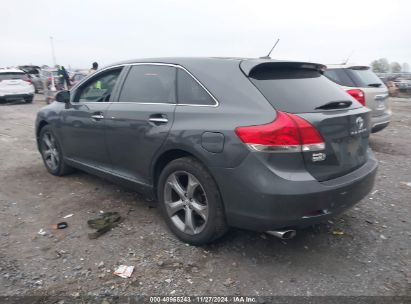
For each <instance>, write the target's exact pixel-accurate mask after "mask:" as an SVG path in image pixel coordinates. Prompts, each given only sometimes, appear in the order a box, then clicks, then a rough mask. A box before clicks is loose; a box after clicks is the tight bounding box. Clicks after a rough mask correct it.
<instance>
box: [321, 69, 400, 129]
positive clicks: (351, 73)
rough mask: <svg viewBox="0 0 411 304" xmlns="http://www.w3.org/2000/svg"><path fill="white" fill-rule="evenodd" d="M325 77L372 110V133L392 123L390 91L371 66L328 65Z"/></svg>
mask: <svg viewBox="0 0 411 304" xmlns="http://www.w3.org/2000/svg"><path fill="white" fill-rule="evenodd" d="M324 76H326V77H327V78H328V79H330V80H332V81H333V82H335V83H337V84H339V85H340V86H341V87H342V88H343V89H344V90H345V91H346V92H347V93H348V94H350V95H351V96H352V97H354V98H355V99H356V100H358V101H359V102H360V103H361V104H363V105H364V106H366V107H367V108H369V109H371V110H372V112H371V132H373V133H374V132H378V131H380V130H382V129H384V128H385V127H386V126H388V124H389V123H390V121H391V114H392V113H391V108H390V105H389V103H388V89H387V87H386V86H385V84H384V83H383V82H382V81H381V79H379V78H378V76H377V75H375V74H374V73H373V72H372V71H371V69H370V67H369V66H360V65H347V64H338V65H337V64H327V69H326V70H325V71H324Z"/></svg>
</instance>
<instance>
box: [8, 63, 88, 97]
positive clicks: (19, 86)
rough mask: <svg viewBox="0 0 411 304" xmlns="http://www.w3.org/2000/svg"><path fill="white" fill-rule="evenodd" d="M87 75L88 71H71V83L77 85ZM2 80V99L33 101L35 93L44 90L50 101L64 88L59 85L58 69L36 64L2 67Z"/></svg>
mask: <svg viewBox="0 0 411 304" xmlns="http://www.w3.org/2000/svg"><path fill="white" fill-rule="evenodd" d="M85 77H87V73H86V72H85V71H83V70H79V71H73V72H71V73H70V82H71V85H72V86H74V85H76V84H77V83H78V82H80V81H81V80H82V79H84V78H85ZM19 80H21V81H19ZM22 81H24V82H22ZM0 82H1V83H0V101H1V100H5V101H9V100H16V99H24V101H26V102H31V101H32V100H33V94H34V93H40V92H42V93H43V94H44V95H45V99H46V101H47V102H49V101H51V100H52V99H54V95H55V92H56V90H59V89H63V87H60V86H59V84H60V82H59V75H58V71H57V69H55V68H40V67H39V66H35V65H23V66H19V67H18V68H11V69H10V68H8V69H0ZM32 91H33V92H32Z"/></svg>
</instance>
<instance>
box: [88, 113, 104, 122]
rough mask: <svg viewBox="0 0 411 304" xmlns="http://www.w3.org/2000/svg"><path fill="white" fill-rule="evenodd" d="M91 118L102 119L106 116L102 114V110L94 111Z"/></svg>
mask: <svg viewBox="0 0 411 304" xmlns="http://www.w3.org/2000/svg"><path fill="white" fill-rule="evenodd" d="M91 118H92V119H94V120H100V119H103V118H104V115H102V113H101V112H97V113H93V115H91Z"/></svg>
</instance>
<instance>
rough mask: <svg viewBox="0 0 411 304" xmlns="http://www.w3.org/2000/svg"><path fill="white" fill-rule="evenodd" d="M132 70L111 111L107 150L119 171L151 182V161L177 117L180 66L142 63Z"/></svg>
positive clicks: (108, 115)
mask: <svg viewBox="0 0 411 304" xmlns="http://www.w3.org/2000/svg"><path fill="white" fill-rule="evenodd" d="M128 69H129V70H128V71H127V72H126V73H127V76H126V78H125V80H124V84H123V85H122V89H121V91H120V92H119V94H118V95H116V96H117V97H116V100H115V101H114V102H113V103H111V104H110V106H109V108H108V110H107V115H106V118H107V119H106V123H107V129H106V141H107V149H108V151H109V155H110V158H111V161H112V165H113V170H114V172H115V173H117V174H118V175H120V176H123V177H125V178H127V179H129V180H133V181H135V182H137V183H140V184H148V183H149V182H150V181H149V179H150V167H151V160H152V158H153V156H154V154H155V153H156V152H157V150H158V149H159V148H160V147H161V145H162V144H163V142H164V140H165V139H166V137H167V135H168V133H169V131H170V128H171V125H172V124H173V120H174V110H175V107H176V105H175V104H176V92H175V77H176V68H175V67H173V66H169V65H163V64H138V65H133V66H131V67H129V68H128Z"/></svg>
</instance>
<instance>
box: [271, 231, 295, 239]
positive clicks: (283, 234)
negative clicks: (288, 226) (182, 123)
mask: <svg viewBox="0 0 411 304" xmlns="http://www.w3.org/2000/svg"><path fill="white" fill-rule="evenodd" d="M265 233H267V234H269V235H272V236H275V237H278V238H279V239H282V240H289V239H292V238H293V237H295V235H296V234H297V232H296V231H295V230H275V231H274V230H273V231H266V232H265Z"/></svg>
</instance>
